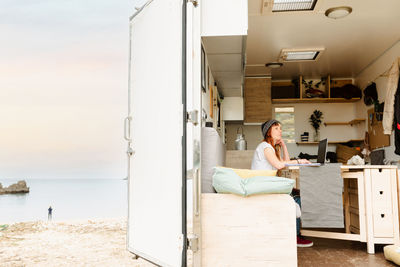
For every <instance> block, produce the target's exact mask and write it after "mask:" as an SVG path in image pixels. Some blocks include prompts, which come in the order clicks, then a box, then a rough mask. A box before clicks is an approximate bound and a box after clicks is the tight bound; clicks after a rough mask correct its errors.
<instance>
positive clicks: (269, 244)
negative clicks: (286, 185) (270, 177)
mask: <svg viewBox="0 0 400 267" xmlns="http://www.w3.org/2000/svg"><path fill="white" fill-rule="evenodd" d="M201 214H202V217H201V222H202V223H201V224H202V229H201V232H202V245H201V249H202V266H203V267H208V266H210V267H215V266H230V267H236V266H237V267H243V266H252V267H253V266H254V267H257V266H288V267H289V266H290V267H292V266H297V246H296V219H295V218H296V210H295V204H294V201H293V199H292V198H291V197H290V196H289V195H287V194H266V195H256V196H250V197H246V198H245V197H240V196H236V195H232V194H202V207H201Z"/></svg>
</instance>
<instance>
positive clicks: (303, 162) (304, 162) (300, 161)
mask: <svg viewBox="0 0 400 267" xmlns="http://www.w3.org/2000/svg"><path fill="white" fill-rule="evenodd" d="M298 161H299V163H300V164H308V163H311V162H310V161H308V160H306V159H298Z"/></svg>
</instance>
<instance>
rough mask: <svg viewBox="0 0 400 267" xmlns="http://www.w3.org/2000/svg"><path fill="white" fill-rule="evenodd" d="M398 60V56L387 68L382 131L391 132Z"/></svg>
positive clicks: (397, 79) (397, 78) (397, 77)
mask: <svg viewBox="0 0 400 267" xmlns="http://www.w3.org/2000/svg"><path fill="white" fill-rule="evenodd" d="M399 61H400V58H397V60H396V61H395V62H394V63H393V65H392V67H391V68H390V70H389V78H388V81H387V86H386V98H385V107H384V110H383V120H382V126H383V133H384V134H389V135H390V134H392V129H393V118H394V100H395V94H396V90H397V84H398V81H399Z"/></svg>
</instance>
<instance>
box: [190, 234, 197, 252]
mask: <svg viewBox="0 0 400 267" xmlns="http://www.w3.org/2000/svg"><path fill="white" fill-rule="evenodd" d="M187 248H188V249H189V250H191V251H193V252H197V251H198V250H199V238H198V237H197V235H194V234H189V235H188V236H187Z"/></svg>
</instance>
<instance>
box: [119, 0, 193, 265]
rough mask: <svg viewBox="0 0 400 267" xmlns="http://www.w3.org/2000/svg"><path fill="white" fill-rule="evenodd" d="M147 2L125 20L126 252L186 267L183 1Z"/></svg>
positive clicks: (158, 0)
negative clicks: (127, 66) (127, 67)
mask: <svg viewBox="0 0 400 267" xmlns="http://www.w3.org/2000/svg"><path fill="white" fill-rule="evenodd" d="M187 5H188V4H187V1H183V0H151V1H148V2H147V3H146V4H145V5H144V6H143V7H142V8H141V9H140V10H138V11H137V12H136V13H135V14H134V15H133V16H132V17H131V19H130V70H129V116H128V117H127V118H126V121H125V123H126V127H125V139H126V140H127V141H128V159H129V160H128V180H129V183H128V188H129V189H128V202H129V205H128V234H127V246H128V250H129V251H131V252H132V253H134V254H135V255H138V256H140V257H142V258H144V259H146V260H148V261H151V262H153V263H155V264H157V265H161V266H186V145H185V144H186V118H187V112H186V97H185V96H186V84H187V81H186V49H185V48H186V43H185V39H186V37H185V34H184V33H185V32H186V30H185V27H186V6H187Z"/></svg>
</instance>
